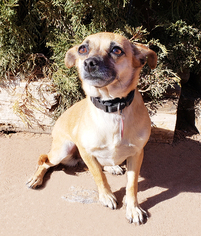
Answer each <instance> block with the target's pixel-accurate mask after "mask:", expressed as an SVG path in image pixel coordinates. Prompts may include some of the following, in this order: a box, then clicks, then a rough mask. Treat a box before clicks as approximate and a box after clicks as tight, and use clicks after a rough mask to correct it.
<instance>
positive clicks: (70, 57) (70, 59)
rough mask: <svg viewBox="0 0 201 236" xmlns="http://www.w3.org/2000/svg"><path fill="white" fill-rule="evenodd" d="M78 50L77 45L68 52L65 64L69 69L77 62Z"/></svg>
mask: <svg viewBox="0 0 201 236" xmlns="http://www.w3.org/2000/svg"><path fill="white" fill-rule="evenodd" d="M77 50H78V46H77V45H76V46H74V47H73V48H70V49H69V50H68V51H67V53H66V56H65V59H64V62H65V65H66V67H67V68H71V67H73V66H74V65H75V61H76V59H77Z"/></svg>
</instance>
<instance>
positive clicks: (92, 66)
mask: <svg viewBox="0 0 201 236" xmlns="http://www.w3.org/2000/svg"><path fill="white" fill-rule="evenodd" d="M98 68H99V60H98V59H97V58H95V57H91V58H88V59H86V60H85V61H84V69H85V71H87V72H89V73H90V72H95V71H97V70H98Z"/></svg>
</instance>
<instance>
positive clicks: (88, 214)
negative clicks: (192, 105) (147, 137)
mask: <svg viewBox="0 0 201 236" xmlns="http://www.w3.org/2000/svg"><path fill="white" fill-rule="evenodd" d="M50 144H51V137H50V136H49V135H44V134H43V135H36V134H24V133H17V134H12V135H4V134H3V135H1V136H0V160H1V165H0V235H4V236H9V235H12V236H15V235H20V236H22V235H29V236H32V235H33V236H35V235H42V236H46V235H49V236H52V235H56V236H60V235H62V236H63V235H71V236H82V235H84V236H88V235H93V236H98V235H101V236H103V235H107V236H110V235H111V236H114V235H115V236H118V235H121V236H122V235H137V236H141V235H149V236H152V235H153V236H159V235H160V236H164V235H168V236H171V235H176V236H180V235H182V236H185V235H188V236H189V235H192V236H195V235H200V232H201V223H200V218H201V136H199V135H197V136H195V137H194V138H193V139H192V138H185V139H182V140H177V141H176V142H174V143H173V144H172V145H169V144H158V143H148V145H147V146H146V148H145V158H144V162H143V166H142V169H141V175H140V178H139V193H138V198H139V202H140V204H141V206H142V207H143V208H144V209H146V210H147V211H148V212H149V215H150V218H149V219H148V221H147V222H146V224H144V225H141V226H135V225H132V224H129V223H128V222H127V220H126V219H125V206H124V204H123V197H124V194H125V185H126V174H124V175H122V176H113V175H110V174H106V175H107V178H108V181H109V183H110V185H111V187H112V190H113V191H114V193H115V195H116V197H117V199H118V202H119V205H118V209H117V210H110V209H108V208H106V207H103V206H101V204H100V203H98V202H97V189H96V186H95V183H94V181H93V178H92V176H91V174H90V173H89V172H88V171H87V170H86V168H83V167H82V166H78V167H76V168H73V169H72V170H70V169H69V168H67V167H64V166H59V167H56V168H53V169H52V170H51V171H49V172H48V173H47V175H46V177H45V182H44V184H43V186H42V187H41V188H39V189H37V190H32V189H29V188H27V187H26V185H25V183H26V181H27V180H28V179H29V177H30V176H31V175H32V173H33V172H34V171H35V167H36V162H37V158H38V156H39V154H41V153H47V152H48V150H49V148H50Z"/></svg>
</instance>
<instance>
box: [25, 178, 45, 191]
mask: <svg viewBox="0 0 201 236" xmlns="http://www.w3.org/2000/svg"><path fill="white" fill-rule="evenodd" d="M42 183H43V178H42V177H40V176H33V177H31V178H30V179H29V180H28V181H27V183H26V185H27V186H28V187H29V188H33V189H35V188H36V187H37V186H39V185H41V184H42Z"/></svg>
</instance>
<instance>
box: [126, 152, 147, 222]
mask: <svg viewBox="0 0 201 236" xmlns="http://www.w3.org/2000/svg"><path fill="white" fill-rule="evenodd" d="M143 156H144V152H143V151H142V152H141V153H140V154H139V155H137V156H136V155H135V156H132V157H129V158H128V159H127V176H128V183H127V186H126V204H127V206H126V218H127V219H128V220H129V222H130V223H136V224H142V223H144V221H145V218H147V217H148V215H147V213H146V211H144V210H143V209H142V208H141V207H140V206H139V205H138V200H137V191H138V176H139V172H140V168H141V164H142V160H143Z"/></svg>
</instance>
